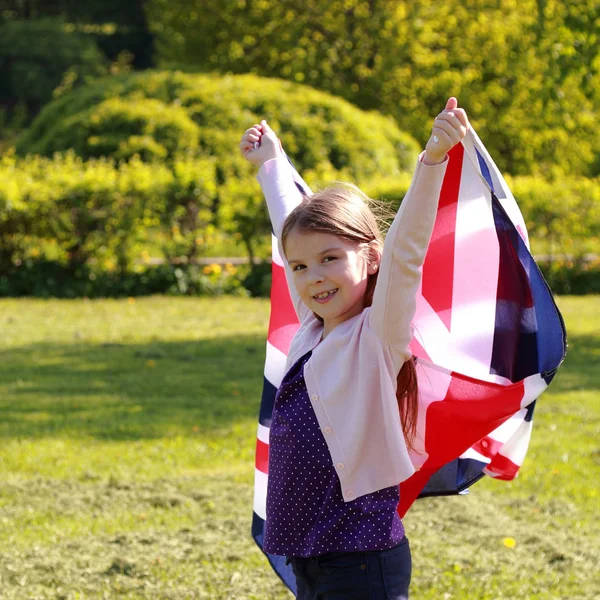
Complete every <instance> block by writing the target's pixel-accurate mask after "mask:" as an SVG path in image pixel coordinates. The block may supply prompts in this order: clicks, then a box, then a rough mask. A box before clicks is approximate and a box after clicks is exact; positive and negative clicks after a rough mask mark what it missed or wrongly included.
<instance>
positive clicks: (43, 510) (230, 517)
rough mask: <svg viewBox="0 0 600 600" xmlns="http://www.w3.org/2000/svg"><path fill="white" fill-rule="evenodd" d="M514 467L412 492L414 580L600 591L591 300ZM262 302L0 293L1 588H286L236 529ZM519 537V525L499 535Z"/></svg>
mask: <svg viewBox="0 0 600 600" xmlns="http://www.w3.org/2000/svg"><path fill="white" fill-rule="evenodd" d="M559 304H560V306H561V309H562V311H563V314H564V317H565V321H566V323H567V327H568V330H569V346H570V348H569V356H568V357H567V360H566V362H565V365H564V366H563V367H562V369H561V371H560V373H559V375H558V376H557V378H556V381H555V382H554V383H553V384H552V386H551V388H550V390H549V391H548V392H547V393H546V394H545V395H544V396H543V398H542V400H541V401H540V402H539V403H538V407H537V409H536V418H535V426H534V432H533V439H532V443H531V447H530V450H529V454H528V456H527V460H526V462H525V465H524V466H523V468H522V469H521V475H520V477H519V478H518V479H517V480H516V481H514V482H511V483H505V482H494V481H489V480H485V481H482V482H480V483H478V484H477V485H476V486H475V487H474V488H473V489H472V492H471V494H470V495H468V496H466V497H459V498H458V497H454V498H439V499H428V500H420V501H418V502H417V503H416V504H415V505H414V506H413V508H412V509H411V510H410V512H409V513H408V515H407V517H406V519H405V524H406V527H407V531H408V535H409V537H410V540H411V545H412V550H413V564H414V567H413V585H412V598H415V599H417V600H420V599H431V600H433V599H436V600H439V599H465V600H466V599H469V600H471V599H497V598H503V599H504V598H511V599H531V600H533V599H535V600H538V599H539V600H541V599H550V598H552V599H558V598H561V599H562V598H569V599H593V598H600V576H599V575H598V573H599V568H598V565H599V563H600V527H599V525H598V517H599V514H600V492H599V488H600V444H599V440H600V298H599V297H571V298H567V297H565V298H560V299H559ZM267 317H268V304H267V302H266V301H264V300H251V299H232V298H219V299H191V298H145V299H137V300H135V301H134V300H129V301H127V300H121V301H111V300H104V301H87V302H86V301H36V300H2V301H0V340H1V342H0V599H1V600H9V599H17V598H18V599H27V600H36V599H52V600H59V599H64V600H66V599H69V600H70V599H84V598H103V599H104V598H106V599H112V598H115V599H124V598H131V599H133V598H135V599H138V598H139V599H141V598H147V599H153V600H159V599H161V600H169V599H173V600H179V599H184V598H185V599H187V598H198V599H200V598H201V599H215V600H217V599H218V600H221V599H222V600H225V599H230V600H241V599H248V600H250V599H254V600H259V599H260V600H271V599H272V600H286V599H287V600H289V599H290V598H291V595H290V594H288V593H287V592H286V591H285V589H284V588H283V586H282V585H281V584H280V583H279V581H278V579H277V577H276V576H275V575H274V574H273V573H272V571H271V570H270V567H269V566H268V564H267V562H266V560H264V559H263V557H262V555H261V554H260V552H259V551H258V550H257V549H256V548H255V547H254V544H253V542H252V540H251V538H250V521H251V515H252V478H253V454H254V444H255V436H256V416H257V410H258V404H259V398H260V392H261V386H262V370H263V360H264V338H265V334H266V324H267ZM513 541H514V543H513Z"/></svg>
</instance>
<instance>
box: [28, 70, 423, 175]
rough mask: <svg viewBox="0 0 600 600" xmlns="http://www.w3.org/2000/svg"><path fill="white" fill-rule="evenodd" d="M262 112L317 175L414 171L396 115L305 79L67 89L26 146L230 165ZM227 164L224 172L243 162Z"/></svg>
mask: <svg viewBox="0 0 600 600" xmlns="http://www.w3.org/2000/svg"><path fill="white" fill-rule="evenodd" d="M261 118H267V119H268V120H269V122H270V124H271V126H272V127H273V128H274V129H275V130H276V131H277V132H278V133H279V134H280V136H281V138H282V141H283V144H284V147H285V148H286V150H287V152H288V153H289V154H290V156H291V157H292V158H293V160H294V162H295V163H296V164H297V166H298V168H299V169H301V170H302V172H303V173H304V174H305V175H307V176H308V177H309V178H311V177H312V178H313V179H319V178H323V177H329V176H334V177H344V178H350V179H356V180H365V179H367V178H369V177H373V176H375V175H378V176H395V175H398V174H399V173H401V172H402V171H406V170H412V168H413V166H414V162H415V160H416V157H417V153H418V150H419V149H418V146H417V143H416V142H415V141H414V139H413V138H412V137H410V136H409V135H407V134H406V133H403V132H401V131H400V130H399V129H398V126H397V125H396V124H395V122H394V121H393V120H392V119H391V118H387V117H383V116H382V115H380V114H378V113H375V112H365V111H361V110H360V109H358V108H356V107H354V106H352V105H351V104H349V103H348V102H346V101H344V100H341V99H339V98H336V97H334V96H331V95H329V94H325V93H323V92H318V91H316V90H314V89H311V88H309V87H306V86H302V85H298V84H292V83H289V82H284V81H281V80H278V79H267V78H261V77H257V76H254V75H239V76H226V77H219V76H214V75H204V74H188V73H182V72H178V71H153V72H143V73H133V74H123V75H120V76H117V77H110V78H105V79H102V80H99V81H97V82H95V83H93V84H92V85H90V86H88V87H86V88H84V89H79V90H75V91H74V92H72V93H70V94H66V95H65V96H63V97H62V98H59V99H58V100H56V101H54V102H52V103H50V104H49V105H48V106H46V107H45V108H44V109H43V110H42V112H41V113H40V115H39V116H38V118H37V119H36V120H35V121H34V123H33V124H32V126H31V127H30V128H29V129H28V130H27V131H26V132H25V134H24V135H23V136H22V138H21V139H20V140H19V142H18V144H17V150H18V152H19V153H20V154H27V153H37V154H42V155H46V156H51V155H52V154H53V153H54V152H64V151H67V150H69V149H71V148H72V149H74V150H75V152H76V153H77V154H79V155H80V156H82V157H83V158H89V157H92V156H100V155H103V156H111V157H114V158H125V157H127V156H128V155H130V153H131V152H132V151H134V150H135V148H139V149H140V150H141V152H140V154H141V155H143V156H144V157H145V158H146V159H152V158H155V157H157V156H159V157H160V158H162V157H163V156H160V154H163V155H168V156H171V155H172V154H173V153H174V152H179V151H183V152H188V153H191V154H193V155H198V154H207V155H210V156H213V157H216V158H217V159H218V161H219V164H222V165H225V163H229V162H230V161H231V158H232V157H234V156H237V152H238V150H237V148H238V144H239V140H240V137H241V135H242V133H243V131H244V130H245V129H247V128H248V127H249V126H251V125H252V124H254V123H256V122H258V120H260V119H261ZM161 148H164V149H165V150H164V151H163V150H162V149H161ZM165 152H166V154H165ZM227 167H228V168H227V169H226V171H227V172H224V173H223V178H226V177H227V176H228V175H229V173H232V172H234V171H235V170H236V169H235V168H232V165H231V164H228V165H227ZM221 170H222V171H225V169H221ZM245 172H246V173H247V172H248V170H247V169H246V170H245Z"/></svg>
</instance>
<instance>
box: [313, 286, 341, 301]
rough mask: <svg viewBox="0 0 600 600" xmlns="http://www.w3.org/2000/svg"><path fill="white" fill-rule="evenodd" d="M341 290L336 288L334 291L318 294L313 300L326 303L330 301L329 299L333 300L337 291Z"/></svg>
mask: <svg viewBox="0 0 600 600" xmlns="http://www.w3.org/2000/svg"><path fill="white" fill-rule="evenodd" d="M338 289H339V288H335V289H334V290H329V291H328V292H322V293H321V294H316V295H314V296H313V298H314V299H315V300H316V301H317V302H325V301H327V300H329V298H331V297H332V296H333V295H334V294H335V293H336V292H337V291H338Z"/></svg>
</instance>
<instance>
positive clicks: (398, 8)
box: [147, 0, 600, 175]
mask: <svg viewBox="0 0 600 600" xmlns="http://www.w3.org/2000/svg"><path fill="white" fill-rule="evenodd" d="M147 12H148V16H149V21H150V26H151V28H152V30H153V31H154V32H155V34H156V36H157V51H158V59H159V61H160V63H161V64H190V65H196V66H199V67H200V68H202V69H205V70H210V71H212V70H218V71H225V72H232V73H243V72H253V73H258V74H261V75H267V76H276V77H282V78H285V79H289V80H292V81H300V82H303V83H306V84H308V85H311V86H314V87H316V88H319V89H323V90H327V91H330V92H333V93H334V94H337V95H340V96H343V97H344V98H346V99H348V100H350V101H351V102H353V103H355V104H357V105H358V106H360V107H362V108H366V109H377V110H381V111H383V112H385V113H387V114H390V115H393V116H394V117H395V118H396V120H397V121H398V123H399V125H400V126H401V127H402V128H403V129H404V130H406V131H409V132H410V133H411V134H412V135H413V136H415V137H416V138H417V139H418V140H419V141H420V142H421V143H423V142H424V141H425V138H426V136H427V132H428V130H429V126H430V123H431V117H432V116H433V115H434V114H435V113H436V111H438V110H439V109H440V108H441V107H443V105H444V102H445V100H446V98H447V97H448V96H449V95H450V94H454V95H456V96H458V98H459V100H460V102H461V104H462V105H463V106H465V107H466V108H467V110H468V112H469V114H470V116H471V119H472V121H473V123H474V124H475V125H476V127H477V129H478V131H479V132H480V134H481V135H482V136H483V138H484V139H485V141H486V143H487V144H488V145H489V146H490V147H491V148H493V149H494V156H495V157H496V158H497V162H498V163H499V166H500V168H502V169H503V170H505V171H508V172H511V173H514V174H524V173H544V174H546V175H551V174H552V173H553V172H554V171H557V172H562V173H566V174H576V173H580V174H586V175H595V174H597V173H599V172H600V159H599V158H598V157H599V156H600V136H598V134H597V127H596V125H595V123H596V122H597V120H598V112H599V111H600V102H599V94H600V78H599V75H598V70H599V68H600V50H599V49H600V45H599V44H598V43H597V42H598V34H599V30H600V27H599V26H600V5H599V4H598V2H597V0H581V1H580V0H566V1H563V0H521V1H519V2H516V1H515V0H466V1H465V0H460V1H459V0H422V1H420V2H412V1H410V0H331V1H329V2H327V3H323V2H319V1H318V0H237V1H236V2H225V1H223V2H204V1H203V0H180V1H179V2H177V3H174V2H172V1H171V0H149V2H148V4H147Z"/></svg>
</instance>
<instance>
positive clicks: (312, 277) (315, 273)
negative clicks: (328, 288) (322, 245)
mask: <svg viewBox="0 0 600 600" xmlns="http://www.w3.org/2000/svg"><path fill="white" fill-rule="evenodd" d="M324 280H325V276H324V275H323V272H322V271H321V269H320V268H319V267H311V268H309V270H308V283H309V284H310V285H315V284H318V283H323V281H324Z"/></svg>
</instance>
